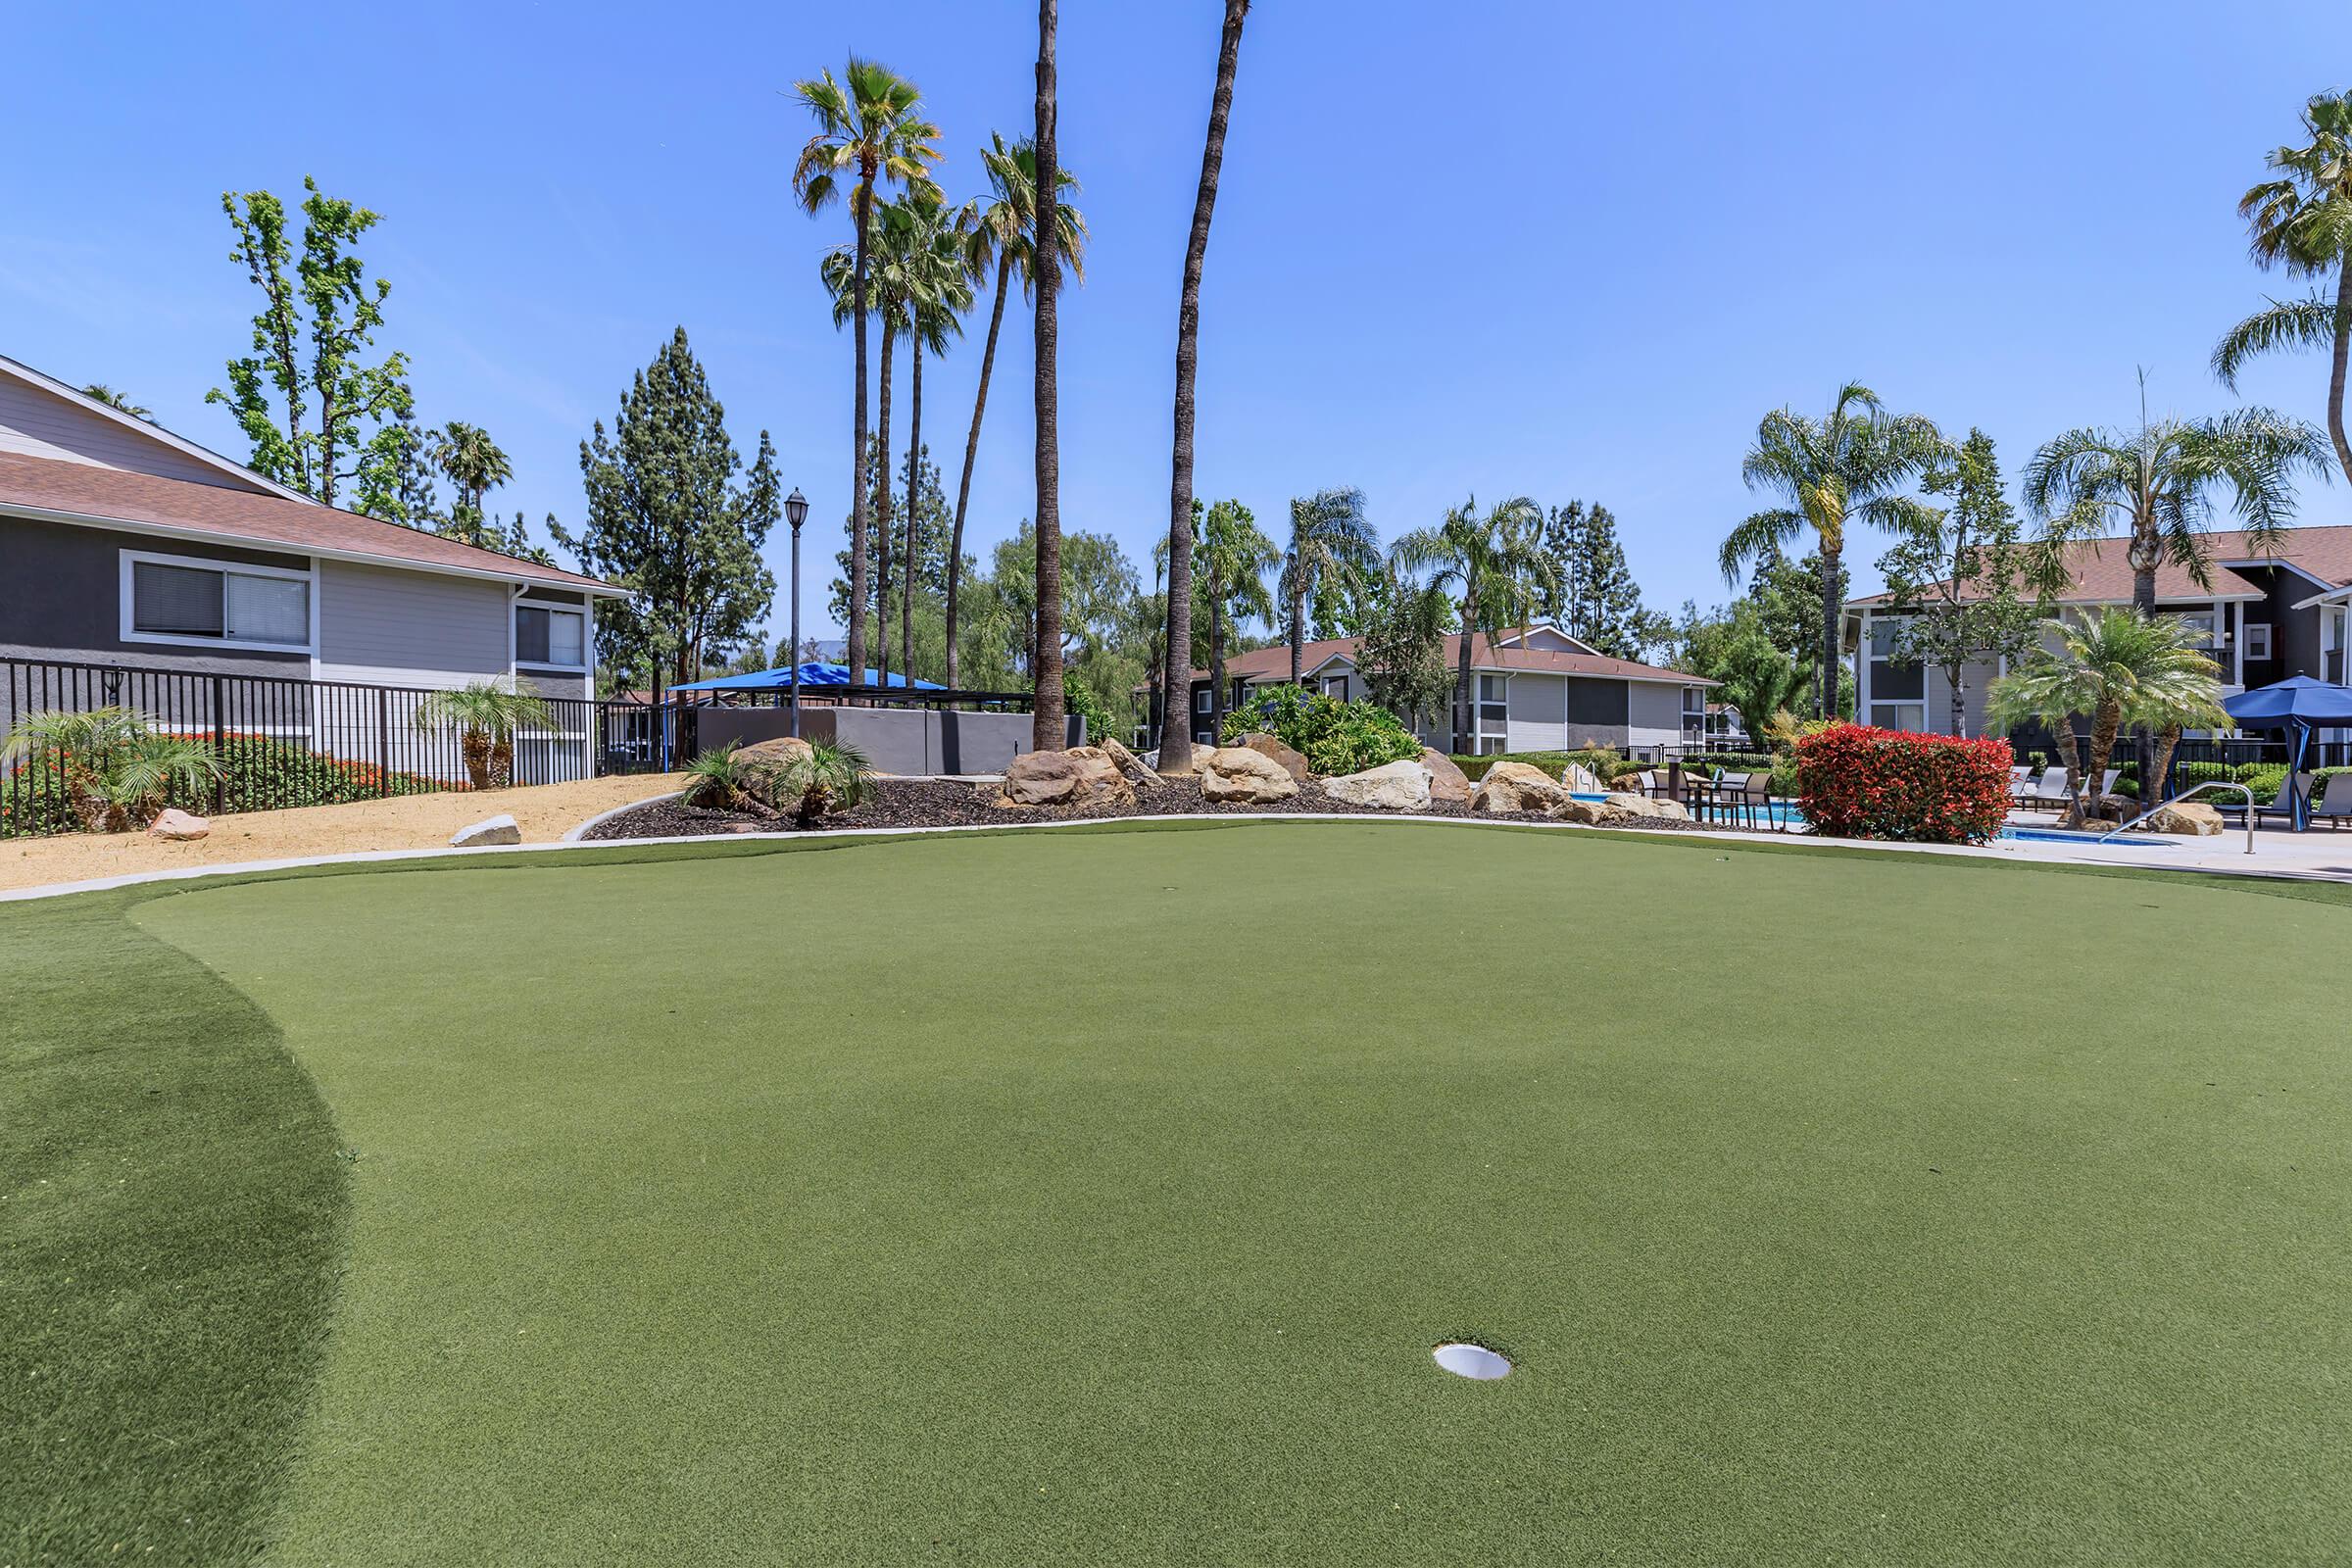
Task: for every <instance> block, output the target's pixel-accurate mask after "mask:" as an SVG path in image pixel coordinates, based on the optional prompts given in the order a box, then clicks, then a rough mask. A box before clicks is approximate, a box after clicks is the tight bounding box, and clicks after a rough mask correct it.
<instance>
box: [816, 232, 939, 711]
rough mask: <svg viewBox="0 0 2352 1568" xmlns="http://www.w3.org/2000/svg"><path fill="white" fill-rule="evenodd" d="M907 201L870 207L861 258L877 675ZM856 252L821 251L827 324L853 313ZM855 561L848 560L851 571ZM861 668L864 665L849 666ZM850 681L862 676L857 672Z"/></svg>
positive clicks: (906, 268)
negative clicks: (872, 393) (868, 356)
mask: <svg viewBox="0 0 2352 1568" xmlns="http://www.w3.org/2000/svg"><path fill="white" fill-rule="evenodd" d="M915 199H917V198H915V197H913V196H910V197H909V198H908V201H907V202H884V203H882V204H881V205H880V206H878V207H876V208H875V209H874V229H873V237H872V240H871V242H870V245H869V247H868V251H867V256H866V279H865V292H866V309H867V313H868V315H869V316H870V317H871V318H872V319H873V320H874V322H875V324H876V325H877V326H879V327H880V329H881V332H880V336H881V339H882V364H881V366H880V372H881V373H880V395H879V397H878V398H877V399H876V404H877V407H876V412H875V421H874V457H875V459H876V460H877V461H876V462H875V464H874V466H873V470H872V472H871V473H870V474H869V475H868V476H867V477H868V482H869V486H870V488H869V492H868V498H867V504H868V506H869V507H870V508H871V509H872V510H871V513H870V517H871V520H870V522H869V523H868V525H867V536H868V538H869V540H871V541H873V544H874V548H873V549H872V550H871V551H870V552H869V557H870V559H869V563H868V566H869V570H870V572H871V577H872V582H873V588H874V594H873V606H874V627H875V629H876V632H877V633H878V636H879V641H880V644H881V649H880V653H879V655H878V657H877V661H876V662H878V663H879V664H880V665H881V666H882V674H883V676H884V677H885V684H887V683H888V681H887V677H888V676H889V674H890V586H891V576H890V572H891V531H890V518H891V486H892V484H893V483H894V482H895V481H894V480H893V477H892V465H891V461H890V408H891V392H892V389H893V388H894V387H895V386H896V385H897V384H898V380H897V377H896V376H895V375H894V374H892V371H891V350H892V348H893V347H894V346H895V345H896V344H897V343H898V341H899V340H900V339H901V338H903V337H905V336H906V335H907V323H908V318H907V308H908V302H909V300H910V298H911V296H912V291H913V270H912V263H911V261H910V256H909V249H910V246H911V243H912V239H911V234H912V229H911V224H910V222H909V220H908V218H907V206H908V205H909V204H910V203H911V202H912V201H913V200H915ZM857 266H858V262H857V252H856V250H855V248H854V247H851V246H846V245H842V246H835V247H834V248H833V249H832V250H831V251H829V252H827V253H826V255H825V259H824V261H823V262H822V263H820V264H819V266H818V271H819V274H820V275H821V276H822V277H823V279H824V283H825V288H826V290H827V292H828V293H830V294H831V295H832V299H833V324H834V325H835V326H836V327H840V326H843V325H846V324H848V323H849V322H850V321H852V320H854V319H856V316H857V282H858V272H857ZM856 567H857V563H856V562H855V561H853V562H852V563H851V568H852V573H853V575H855V572H856ZM851 667H852V668H853V669H855V670H860V671H861V670H863V669H864V667H865V666H864V665H862V664H858V665H853V666H851ZM853 678H854V679H858V680H862V679H864V676H863V675H862V674H858V675H855V676H854V677H853Z"/></svg>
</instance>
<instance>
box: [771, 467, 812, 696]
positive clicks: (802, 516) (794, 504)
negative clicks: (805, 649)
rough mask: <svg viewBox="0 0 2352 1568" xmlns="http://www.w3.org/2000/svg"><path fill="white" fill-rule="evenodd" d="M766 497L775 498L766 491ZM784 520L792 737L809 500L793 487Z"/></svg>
mask: <svg viewBox="0 0 2352 1568" xmlns="http://www.w3.org/2000/svg"><path fill="white" fill-rule="evenodd" d="M768 494H770V495H773V494H775V492H774V491H772V490H771V491H769V492H768ZM784 520H785V521H786V522H789V523H791V524H792V651H791V655H790V658H791V660H792V735H793V739H795V740H798V739H800V735H801V524H802V523H804V522H807V521H808V520H809V498H808V497H807V496H805V495H802V494H801V487H800V486H799V485H797V484H796V485H794V486H793V487H792V494H790V495H788V496H786V497H785V498H784Z"/></svg>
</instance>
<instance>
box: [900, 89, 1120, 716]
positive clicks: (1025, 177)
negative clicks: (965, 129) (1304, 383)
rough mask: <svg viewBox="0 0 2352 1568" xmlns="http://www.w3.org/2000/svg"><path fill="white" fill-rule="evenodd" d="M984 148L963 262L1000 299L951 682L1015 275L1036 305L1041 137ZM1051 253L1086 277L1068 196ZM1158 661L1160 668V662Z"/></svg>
mask: <svg viewBox="0 0 2352 1568" xmlns="http://www.w3.org/2000/svg"><path fill="white" fill-rule="evenodd" d="M989 141H990V144H991V145H990V146H988V147H987V148H985V149H983V150H982V152H981V154H980V160H981V163H982V165H983V166H984V167H985V168H986V169H987V170H988V186H989V194H990V198H991V199H990V200H989V201H988V202H987V203H986V205H979V204H975V206H976V207H977V212H976V214H975V217H974V220H973V222H972V224H971V226H970V228H969V229H968V230H967V232H966V236H965V239H964V260H965V262H966V264H967V265H968V266H969V268H970V269H971V280H972V281H973V282H974V283H979V282H982V281H985V280H986V278H987V276H988V273H989V270H990V269H991V268H992V267H993V268H994V269H995V270H996V274H997V298H996V303H995V304H994V305H991V306H990V307H989V311H988V341H987V344H986V345H985V346H984V347H983V348H982V349H981V350H980V390H979V392H978V394H977V395H976V396H974V398H973V399H972V432H971V434H970V435H968V436H966V437H965V438H964V443H963V479H962V482H961V483H959V484H958V485H956V522H955V526H954V527H953V528H952V529H951V530H950V532H949V535H948V607H947V608H948V685H949V686H951V687H953V686H955V685H956V674H957V671H956V590H957V589H958V588H959V587H961V585H962V579H963V515H964V509H965V508H966V507H968V506H969V505H970V504H971V499H972V462H973V460H974V459H975V458H977V457H978V456H979V454H980V417H981V416H982V415H984V414H986V413H987V412H988V378H989V372H990V371H991V370H993V369H994V368H996V363H997V331H998V329H999V328H1000V327H1002V326H1003V325H1004V324H1005V292H1006V284H1008V283H1009V282H1010V281H1011V279H1012V274H1013V273H1015V272H1018V273H1019V274H1020V277H1021V297H1022V298H1023V299H1026V300H1028V301H1030V302H1031V303H1032V304H1034V303H1035V302H1036V300H1037V281H1036V276H1035V274H1034V273H1033V272H1032V271H1031V268H1032V267H1033V266H1034V264H1035V262H1036V260H1037V255H1036V247H1035V246H1033V245H1032V244H1031V243H1030V239H1029V236H1030V232H1031V230H1032V229H1034V228H1035V227H1036V224H1037V142H1036V140H1035V139H1034V138H1032V137H1028V136H1023V137H1021V138H1020V139H1019V140H1018V141H1015V142H1014V143H1013V144H1012V145H1011V146H1009V147H1007V146H1005V138H1004V137H1003V136H1002V135H999V134H997V133H995V132H993V131H992V132H991V133H990V135H989ZM1060 186H1061V189H1062V191H1063V193H1064V194H1067V193H1069V192H1072V191H1075V190H1077V189H1078V181H1077V179H1076V178H1075V177H1074V176H1073V175H1072V174H1071V173H1070V172H1069V171H1068V170H1066V169H1065V170H1063V171H1062V172H1061V178H1060ZM1054 222H1055V226H1056V227H1057V228H1058V229H1059V232H1058V233H1057V234H1055V236H1054V241H1055V243H1054V253H1055V254H1056V255H1058V256H1060V257H1061V258H1062V261H1063V263H1064V265H1066V266H1067V267H1068V268H1069V271H1070V275H1071V276H1072V277H1074V278H1076V279H1077V280H1078V281H1079V282H1081V283H1084V282H1085V281H1086V239H1087V233H1086V219H1085V217H1084V216H1083V215H1081V214H1080V213H1079V211H1078V209H1077V208H1075V207H1072V206H1070V205H1069V204H1068V203H1067V202H1056V203H1055V204H1054ZM1155 667H1156V666H1155Z"/></svg>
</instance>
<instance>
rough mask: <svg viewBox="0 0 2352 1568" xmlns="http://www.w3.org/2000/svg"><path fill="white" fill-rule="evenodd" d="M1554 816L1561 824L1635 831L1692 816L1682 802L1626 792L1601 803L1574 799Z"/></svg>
mask: <svg viewBox="0 0 2352 1568" xmlns="http://www.w3.org/2000/svg"><path fill="white" fill-rule="evenodd" d="M1551 814H1552V816H1553V818H1554V819H1555V820H1557V821H1561V822H1581V823H1583V824H1584V825H1585V826H1587V827H1631V826H1634V825H1636V824H1639V823H1642V822H1688V821H1689V820H1691V813H1690V812H1689V811H1686V810H1684V809H1683V807H1682V803H1681V802H1679V801H1653V800H1651V799H1650V798H1649V797H1648V796H1646V795H1628V794H1625V793H1623V792H1620V793H1617V794H1613V795H1608V796H1604V797H1603V798H1602V799H1600V800H1597V801H1580V800H1578V799H1576V797H1574V796H1570V797H1569V798H1568V799H1567V800H1566V801H1565V802H1564V803H1562V804H1561V805H1560V806H1559V808H1558V809H1555V810H1554V811H1553V812H1552V813H1551Z"/></svg>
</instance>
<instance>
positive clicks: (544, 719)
mask: <svg viewBox="0 0 2352 1568" xmlns="http://www.w3.org/2000/svg"><path fill="white" fill-rule="evenodd" d="M414 722H415V724H416V726H417V729H419V730H421V731H423V732H425V733H426V734H431V733H432V732H434V731H436V730H444V729H454V730H456V731H457V732H458V755H459V756H460V757H461V758H462V759H463V760H464V761H465V763H466V780H467V781H468V782H469V783H471V784H472V786H473V787H474V788H475V789H477V790H487V789H502V788H504V787H505V786H506V784H507V781H508V780H509V779H511V778H513V777H514V776H515V731H516V730H519V729H522V728H524V727H525V726H529V727H531V728H534V729H554V728H555V727H556V721H555V716H554V715H553V714H552V713H551V712H549V711H548V707H547V703H546V701H545V700H544V699H542V698H541V697H540V696H539V695H538V694H537V693H535V692H526V691H524V690H522V689H521V687H520V686H518V685H516V684H515V682H514V680H513V679H512V678H509V679H507V680H504V681H501V680H498V679H495V678H493V679H489V680H477V681H469V682H467V683H466V685H464V686H461V687H459V688H458V689H457V690H455V691H446V692H433V693H431V694H429V695H427V696H426V697H425V699H424V700H423V701H422V702H420V703H418V704H417V711H416V714H415V715H414Z"/></svg>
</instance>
